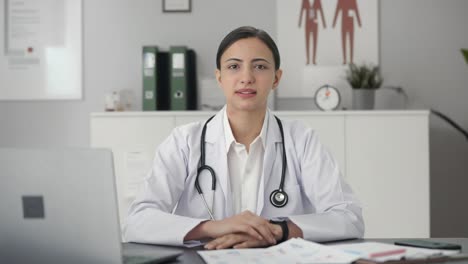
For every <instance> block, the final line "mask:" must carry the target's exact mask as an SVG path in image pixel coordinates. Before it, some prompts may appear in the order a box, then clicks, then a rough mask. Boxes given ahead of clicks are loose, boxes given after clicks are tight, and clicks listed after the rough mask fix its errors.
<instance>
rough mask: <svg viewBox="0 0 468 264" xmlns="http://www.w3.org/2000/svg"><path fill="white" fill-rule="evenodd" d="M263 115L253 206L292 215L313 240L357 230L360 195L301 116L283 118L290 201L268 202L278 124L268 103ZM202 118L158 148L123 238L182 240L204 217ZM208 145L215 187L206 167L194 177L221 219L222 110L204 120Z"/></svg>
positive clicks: (275, 172) (226, 209) (224, 171)
mask: <svg viewBox="0 0 468 264" xmlns="http://www.w3.org/2000/svg"><path fill="white" fill-rule="evenodd" d="M267 115H268V118H269V122H268V124H269V125H268V128H267V137H266V147H265V157H264V162H263V166H264V168H263V175H261V179H260V185H259V193H258V203H257V211H256V212H254V213H256V214H257V215H260V216H262V217H264V218H266V219H271V218H274V217H289V219H290V220H291V221H293V222H294V223H295V224H296V225H298V226H299V227H300V228H301V229H302V231H303V234H304V238H305V239H308V240H312V241H327V240H338V239H346V238H361V237H362V236H363V234H364V222H363V218H362V213H361V206H360V204H359V202H358V201H357V199H356V197H355V196H354V194H353V192H352V190H351V188H350V187H349V185H348V184H347V183H346V182H345V181H344V180H343V178H342V176H341V174H340V171H339V168H338V166H337V162H336V161H335V160H334V159H333V157H332V156H331V155H330V154H329V152H328V151H327V150H326V149H325V148H324V147H323V146H322V144H320V142H319V141H318V139H317V135H316V133H315V132H314V131H313V130H312V129H311V128H309V127H306V126H305V125H303V124H302V123H300V122H297V121H288V120H282V123H283V127H284V141H285V147H286V157H287V172H286V177H285V183H284V190H285V191H286V193H287V194H288V196H289V201H288V203H287V205H286V206H285V207H283V208H276V207H274V206H273V205H272V204H271V203H270V200H269V197H270V193H271V192H272V191H273V190H276V189H278V186H279V184H280V179H281V167H282V155H283V153H282V142H281V134H280V131H279V126H278V124H277V122H276V120H275V118H274V116H273V114H271V113H270V111H267ZM204 123H205V121H201V122H196V123H191V124H188V125H184V126H180V127H177V128H175V129H174V130H173V131H172V133H171V134H170V135H169V137H168V138H167V139H166V140H165V141H164V142H163V143H161V145H159V147H158V148H157V151H156V155H155V158H154V161H153V167H152V170H151V172H150V173H149V175H148V177H146V179H145V183H144V187H143V190H142V192H141V193H140V194H139V195H138V196H137V198H136V199H135V201H134V202H133V203H132V205H131V207H130V210H129V215H128V218H127V224H126V226H125V228H124V236H125V239H126V240H127V241H129V242H140V243H151V244H164V245H182V244H183V238H184V236H185V235H186V234H187V233H188V232H189V231H190V230H191V229H193V228H194V227H195V226H196V225H198V224H199V223H200V222H201V221H204V220H207V219H209V214H208V212H207V210H206V208H205V206H204V204H203V201H202V199H201V197H200V196H199V194H198V192H197V190H196V189H195V185H194V184H195V178H196V175H197V168H198V166H199V162H200V138H201V131H202V128H203V125H204ZM205 151H206V164H207V165H209V166H211V167H212V168H213V170H214V171H215V173H216V178H217V183H216V191H215V192H213V191H211V176H210V175H209V173H208V172H206V171H205V172H203V173H202V174H201V175H200V178H199V181H200V185H201V188H202V190H203V192H204V195H205V199H206V201H207V203H208V205H209V206H210V207H211V206H213V209H212V210H213V214H214V217H215V219H217V220H219V219H223V218H225V217H229V216H232V215H233V202H232V199H231V189H230V180H229V179H228V177H229V175H228V167H227V153H226V148H225V137H224V127H223V111H220V112H218V114H216V116H215V117H214V118H213V119H212V120H211V121H210V122H209V123H208V126H207V132H206V138H205Z"/></svg>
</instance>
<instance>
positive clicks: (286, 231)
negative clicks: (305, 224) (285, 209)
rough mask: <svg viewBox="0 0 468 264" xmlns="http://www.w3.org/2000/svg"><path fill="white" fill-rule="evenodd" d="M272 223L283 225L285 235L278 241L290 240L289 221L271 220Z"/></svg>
mask: <svg viewBox="0 0 468 264" xmlns="http://www.w3.org/2000/svg"><path fill="white" fill-rule="evenodd" d="M270 223H272V224H275V225H279V226H280V227H281V230H282V231H283V236H282V237H281V239H280V240H278V241H277V242H278V243H282V242H284V241H286V240H288V237H289V228H288V222H287V221H286V220H283V221H274V220H270Z"/></svg>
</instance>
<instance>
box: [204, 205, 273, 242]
mask: <svg viewBox="0 0 468 264" xmlns="http://www.w3.org/2000/svg"><path fill="white" fill-rule="evenodd" d="M203 229H205V231H206V233H207V235H208V237H212V238H219V237H222V236H225V235H228V234H234V233H235V234H244V235H248V236H250V237H252V238H254V239H257V240H264V241H265V242H266V243H268V244H275V243H276V239H275V236H277V234H275V232H277V229H275V228H274V227H273V226H272V225H271V224H270V223H269V222H268V220H266V219H264V218H262V217H260V216H258V215H256V214H254V213H252V212H250V211H244V212H242V213H240V214H237V215H234V216H232V217H229V218H225V219H223V220H219V221H208V222H205V224H204V228H203Z"/></svg>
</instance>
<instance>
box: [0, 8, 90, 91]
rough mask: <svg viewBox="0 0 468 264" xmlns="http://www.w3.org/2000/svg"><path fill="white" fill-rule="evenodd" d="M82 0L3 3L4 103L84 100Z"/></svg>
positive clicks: (0, 61)
mask: <svg viewBox="0 0 468 264" xmlns="http://www.w3.org/2000/svg"><path fill="white" fill-rule="evenodd" d="M82 6H83V5H82V0H0V14H2V17H4V19H1V20H0V100H62V99H63V100H79V99H82V96H83V88H82V84H83V81H82V80H83V68H82V63H83V54H82V34H83V33H82Z"/></svg>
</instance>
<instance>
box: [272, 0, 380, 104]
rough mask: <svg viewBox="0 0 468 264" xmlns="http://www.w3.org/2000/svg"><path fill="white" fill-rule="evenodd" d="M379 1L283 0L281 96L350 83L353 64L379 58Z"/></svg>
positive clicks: (280, 14) (375, 61) (279, 40)
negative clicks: (349, 69) (346, 74)
mask: <svg viewBox="0 0 468 264" xmlns="http://www.w3.org/2000/svg"><path fill="white" fill-rule="evenodd" d="M378 13H379V11H378V0H288V1H284V0H277V29H278V30H277V43H278V46H279V49H280V51H281V57H282V68H283V70H284V71H285V72H284V75H283V80H282V83H281V89H279V90H278V95H279V96H280V97H303V96H310V95H313V93H314V92H315V90H316V88H318V87H316V86H319V85H320V84H325V83H328V84H330V83H331V84H335V85H341V86H344V85H345V83H343V77H344V76H343V75H344V71H345V69H346V67H347V65H348V64H349V63H357V64H360V63H371V64H378V63H379V55H378V54H379V46H378V45H379V41H378V40H379V35H378V23H379V20H378Z"/></svg>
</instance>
